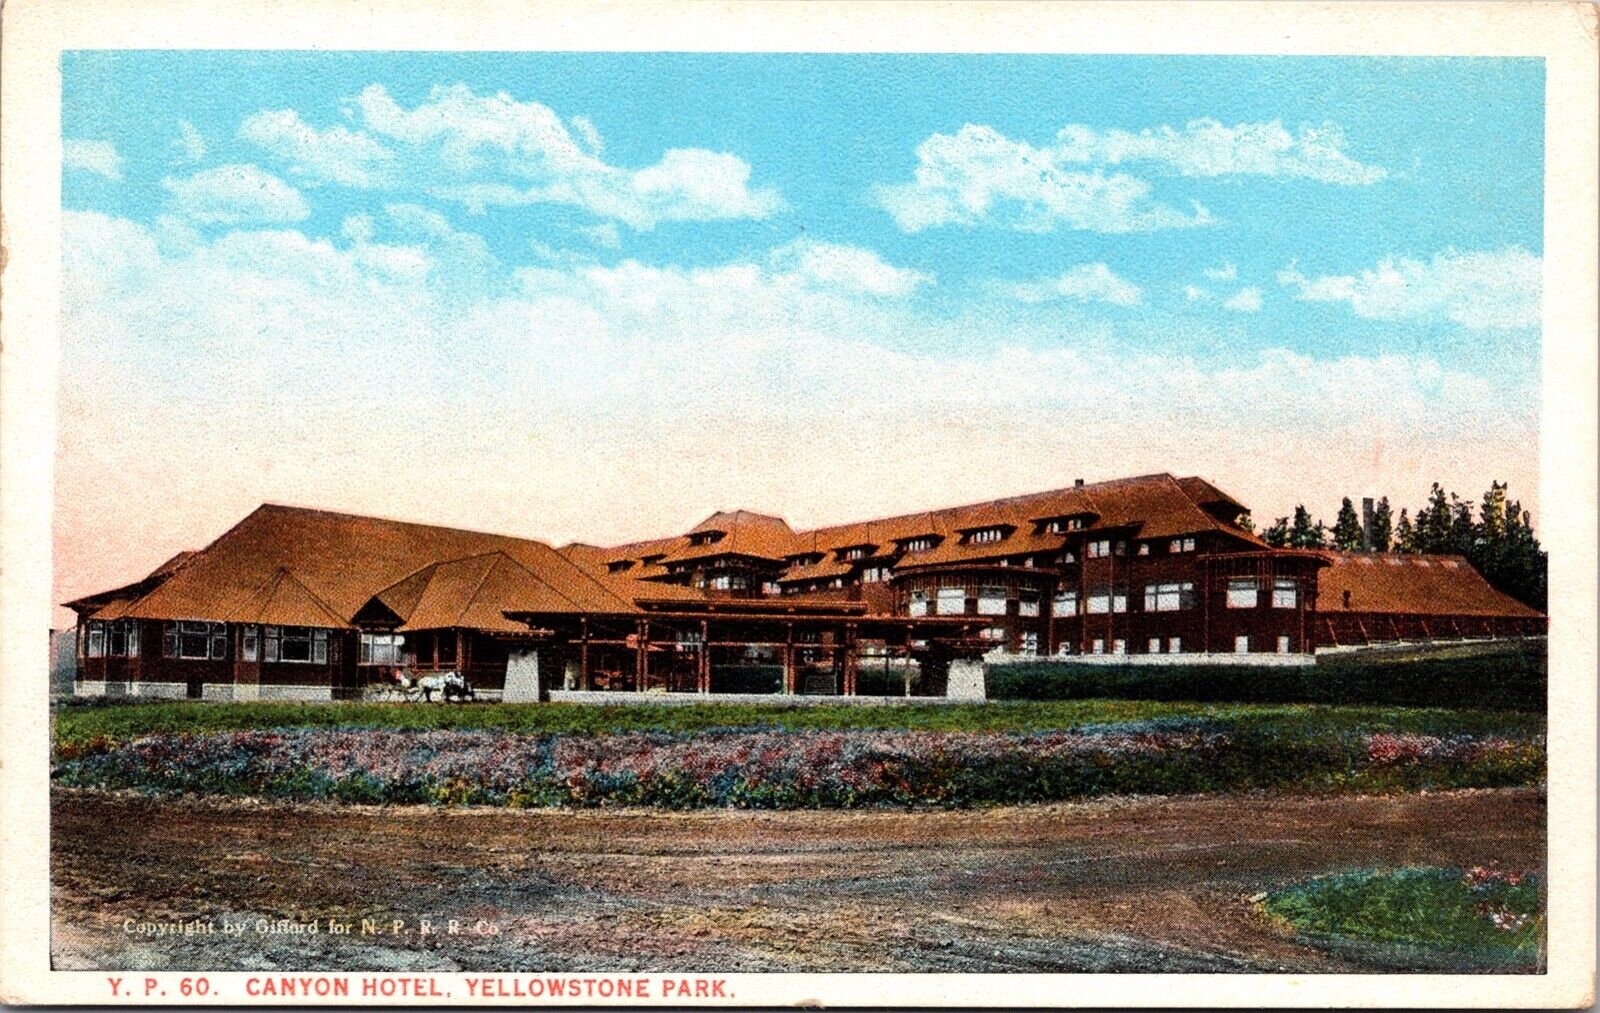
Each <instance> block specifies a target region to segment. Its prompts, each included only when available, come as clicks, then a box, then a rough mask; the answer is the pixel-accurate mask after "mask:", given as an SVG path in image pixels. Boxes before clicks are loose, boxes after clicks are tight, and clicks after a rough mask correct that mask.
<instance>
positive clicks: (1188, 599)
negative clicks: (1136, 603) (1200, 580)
mask: <svg viewBox="0 0 1600 1013" xmlns="http://www.w3.org/2000/svg"><path fill="white" fill-rule="evenodd" d="M1193 606H1194V584H1192V583H1190V582H1188V581H1183V582H1182V583H1173V584H1146V585H1145V586H1144V610H1145V611H1146V612H1176V611H1178V610H1179V609H1186V608H1192V607H1193Z"/></svg>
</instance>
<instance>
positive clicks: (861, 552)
mask: <svg viewBox="0 0 1600 1013" xmlns="http://www.w3.org/2000/svg"><path fill="white" fill-rule="evenodd" d="M839 558H840V559H842V560H844V561H845V562H849V561H851V560H855V559H866V558H867V550H866V549H864V548H862V547H860V546H857V547H856V548H853V549H845V550H844V551H842V552H840V553H839Z"/></svg>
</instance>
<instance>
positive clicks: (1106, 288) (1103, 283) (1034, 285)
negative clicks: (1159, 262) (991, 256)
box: [1005, 263, 1144, 306]
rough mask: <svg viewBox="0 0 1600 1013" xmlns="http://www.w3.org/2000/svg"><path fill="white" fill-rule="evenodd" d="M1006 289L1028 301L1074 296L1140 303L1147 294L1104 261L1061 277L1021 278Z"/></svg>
mask: <svg viewBox="0 0 1600 1013" xmlns="http://www.w3.org/2000/svg"><path fill="white" fill-rule="evenodd" d="M1005 290H1006V291H1008V292H1009V294H1010V295H1011V296H1012V297H1013V298H1015V299H1019V300H1021V301H1022V302H1027V303H1038V302H1045V301H1047V300H1050V299H1075V300H1077V301H1078V302H1081V303H1089V302H1099V303H1110V304H1111V305H1113V306H1137V305H1139V303H1140V302H1141V301H1142V300H1143V298H1144V293H1143V290H1142V289H1140V288H1139V286H1138V285H1135V284H1134V283H1133V282H1131V281H1129V280H1127V279H1126V278H1123V277H1122V276H1120V275H1118V274H1117V273H1116V272H1115V271H1112V270H1111V268H1109V267H1107V266H1106V265H1105V264H1104V263H1094V264H1079V265H1078V266H1077V267H1073V268H1071V269H1069V270H1066V271H1063V272H1062V273H1061V275H1060V276H1058V277H1055V278H1044V279H1041V280H1039V281H1032V282H1022V283H1020V284H1016V285H1011V286H1006V288H1005Z"/></svg>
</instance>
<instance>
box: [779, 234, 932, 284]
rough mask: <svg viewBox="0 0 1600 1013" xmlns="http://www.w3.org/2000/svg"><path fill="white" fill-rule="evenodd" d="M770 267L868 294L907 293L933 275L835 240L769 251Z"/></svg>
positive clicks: (798, 243) (806, 241)
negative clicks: (894, 263)
mask: <svg viewBox="0 0 1600 1013" xmlns="http://www.w3.org/2000/svg"><path fill="white" fill-rule="evenodd" d="M769 260H770V262H771V263H772V264H773V266H774V267H776V268H778V269H779V270H781V271H788V272H792V273H793V274H795V275H798V276H801V277H804V278H806V279H808V280H810V281H812V282H816V283H820V284H823V285H835V286H839V287H842V288H846V289H851V290H854V291H857V292H863V293H868V294H871V295H888V296H903V295H909V294H910V293H911V292H912V291H913V290H915V289H916V287H917V286H918V285H931V284H933V280H934V279H933V275H931V274H926V273H924V272H922V271H916V270H912V269H911V268H907V267H895V266H894V265H893V264H889V263H887V262H885V261H884V260H883V258H882V257H879V256H878V255H877V254H876V253H874V252H873V251H871V250H865V249H862V248H861V247H859V246H845V245H841V244H838V243H822V242H817V241H816V240H812V239H797V240H795V241H794V242H792V243H788V244H786V245H784V246H781V247H779V248H777V249H776V250H773V251H772V255H771V256H770V258H769Z"/></svg>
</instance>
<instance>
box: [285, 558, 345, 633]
mask: <svg viewBox="0 0 1600 1013" xmlns="http://www.w3.org/2000/svg"><path fill="white" fill-rule="evenodd" d="M279 569H281V570H282V571H283V576H285V577H288V578H289V579H290V580H292V581H294V582H295V583H296V584H297V585H299V587H300V590H302V591H304V592H305V593H306V594H308V595H310V596H311V600H312V601H314V602H316V603H317V607H318V608H320V609H321V610H322V611H323V612H325V613H326V614H327V616H328V618H330V619H332V620H333V621H334V622H336V623H338V624H339V625H340V626H348V625H349V623H350V621H349V620H348V619H345V618H344V617H343V616H341V615H339V613H337V612H335V611H334V610H333V607H332V606H331V605H329V604H328V603H327V602H326V601H324V600H323V598H322V596H321V595H320V594H318V593H317V592H315V591H313V590H311V585H309V584H307V583H306V582H305V581H303V580H301V579H300V578H299V577H296V576H295V575H294V571H293V570H291V569H289V568H288V567H287V566H284V567H279Z"/></svg>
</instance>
